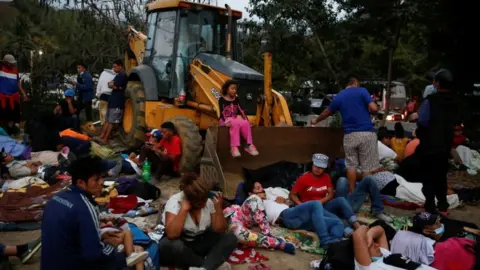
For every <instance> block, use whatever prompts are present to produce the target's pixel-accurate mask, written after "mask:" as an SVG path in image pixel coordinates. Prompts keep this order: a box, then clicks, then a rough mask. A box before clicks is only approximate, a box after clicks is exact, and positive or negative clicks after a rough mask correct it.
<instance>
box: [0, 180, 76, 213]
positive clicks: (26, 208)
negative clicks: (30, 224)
mask: <svg viewBox="0 0 480 270" xmlns="http://www.w3.org/2000/svg"><path fill="white" fill-rule="evenodd" d="M69 185H70V181H60V182H58V183H57V184H55V185H53V186H50V187H47V188H42V187H39V186H30V187H27V188H25V189H24V192H5V193H2V197H1V199H0V222H20V221H40V220H41V218H42V214H43V208H44V207H45V204H46V203H47V201H48V199H50V198H51V197H52V196H53V195H54V194H55V193H57V192H59V191H62V190H64V189H65V188H67V187H68V186H69Z"/></svg>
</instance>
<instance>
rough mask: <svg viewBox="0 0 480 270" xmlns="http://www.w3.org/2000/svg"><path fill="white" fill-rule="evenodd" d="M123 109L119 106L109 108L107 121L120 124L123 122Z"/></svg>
mask: <svg viewBox="0 0 480 270" xmlns="http://www.w3.org/2000/svg"><path fill="white" fill-rule="evenodd" d="M122 116H123V110H122V109H119V108H108V109H107V123H110V124H120V123H121V122H122V118H123V117H122Z"/></svg>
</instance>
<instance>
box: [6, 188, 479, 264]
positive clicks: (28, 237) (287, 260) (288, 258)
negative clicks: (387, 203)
mask: <svg viewBox="0 0 480 270" xmlns="http://www.w3.org/2000/svg"><path fill="white" fill-rule="evenodd" d="M157 186H158V187H159V188H160V189H161V190H162V197H161V198H160V200H166V199H168V198H169V197H170V196H171V195H172V194H174V193H176V192H177V191H178V179H171V180H168V181H162V182H161V183H159V184H157ZM479 209H480V206H468V205H467V206H464V207H462V208H459V209H454V210H452V211H450V217H451V218H454V219H459V220H464V221H468V222H472V223H475V224H477V225H480V215H479V214H478V213H479ZM386 212H387V213H391V214H394V215H398V216H404V215H409V216H411V215H412V214H413V213H414V211H407V210H399V209H395V208H390V207H386ZM38 237H40V231H39V230H38V231H27V232H0V243H4V244H8V245H18V244H22V243H25V242H28V241H32V240H35V239H37V238H38ZM256 250H257V251H259V252H261V253H262V254H263V255H266V256H267V257H268V258H269V260H268V261H267V262H265V264H267V265H269V266H270V267H271V268H272V269H278V270H293V269H295V270H306V269H310V267H309V265H310V261H312V260H315V259H319V258H320V257H319V256H318V255H313V254H310V253H306V252H303V251H297V254H296V255H294V256H292V255H288V254H285V253H283V252H280V251H268V250H263V249H256ZM10 260H11V262H12V264H13V269H15V270H36V269H40V252H38V253H37V254H36V255H35V257H34V258H33V259H32V260H31V261H30V263H29V264H26V265H22V264H21V263H20V261H19V260H18V259H17V258H11V259H10ZM232 268H233V269H234V270H247V269H248V264H244V265H236V266H233V267H232Z"/></svg>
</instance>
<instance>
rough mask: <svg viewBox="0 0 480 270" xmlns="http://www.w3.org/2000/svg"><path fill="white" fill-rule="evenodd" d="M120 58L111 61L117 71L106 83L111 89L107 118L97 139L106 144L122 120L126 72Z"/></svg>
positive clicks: (126, 81)
mask: <svg viewBox="0 0 480 270" xmlns="http://www.w3.org/2000/svg"><path fill="white" fill-rule="evenodd" d="M124 67H125V66H124V64H123V61H122V60H115V61H114V62H113V67H112V69H113V71H115V73H117V75H116V76H115V78H114V79H113V81H111V82H110V83H108V87H110V88H111V89H112V94H111V95H110V98H109V100H108V105H107V107H108V109H107V117H106V118H107V119H106V121H105V123H104V124H103V128H102V133H101V134H100V137H99V141H100V142H101V143H103V144H108V140H109V139H110V136H111V135H112V131H113V130H114V129H116V128H118V126H119V125H120V123H121V122H122V120H123V110H124V108H125V89H126V88H127V83H128V79H127V73H125V71H124Z"/></svg>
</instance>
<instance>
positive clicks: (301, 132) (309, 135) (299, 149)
mask: <svg viewBox="0 0 480 270" xmlns="http://www.w3.org/2000/svg"><path fill="white" fill-rule="evenodd" d="M252 136H253V141H254V143H255V146H256V147H257V149H258V151H259V152H260V155H258V156H256V157H253V156H250V155H248V154H247V153H246V152H245V151H243V149H241V153H242V157H240V158H233V157H232V156H231V154H230V136H229V130H228V128H226V127H211V128H209V129H208V130H207V135H206V138H205V149H204V154H203V158H202V162H201V166H200V167H201V175H202V178H203V179H205V180H209V181H211V184H216V183H218V184H219V186H220V188H221V189H222V190H223V192H224V196H225V197H226V198H230V199H232V198H233V197H234V196H235V189H236V187H237V185H238V183H240V182H241V181H243V179H242V168H246V169H259V168H262V167H265V166H268V165H271V164H274V163H277V162H282V161H288V162H293V163H298V164H307V163H310V162H311V161H312V155H313V154H314V153H323V154H325V155H328V156H329V157H330V158H335V157H340V156H342V149H343V148H342V142H343V130H342V129H340V128H322V127H256V128H252Z"/></svg>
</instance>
